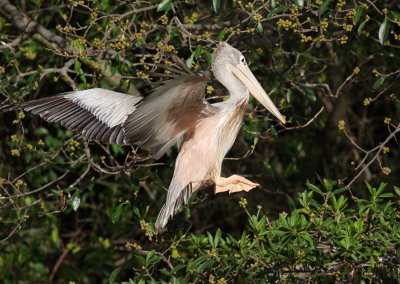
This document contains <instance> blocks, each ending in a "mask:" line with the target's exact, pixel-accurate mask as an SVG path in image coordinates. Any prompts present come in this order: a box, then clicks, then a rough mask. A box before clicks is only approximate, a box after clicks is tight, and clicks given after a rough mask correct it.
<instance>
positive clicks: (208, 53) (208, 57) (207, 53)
mask: <svg viewBox="0 0 400 284" xmlns="http://www.w3.org/2000/svg"><path fill="white" fill-rule="evenodd" d="M204 55H205V57H206V61H207V64H208V65H209V66H210V65H211V62H212V54H211V53H210V52H209V51H207V50H206V51H204Z"/></svg>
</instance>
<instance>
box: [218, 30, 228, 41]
mask: <svg viewBox="0 0 400 284" xmlns="http://www.w3.org/2000/svg"><path fill="white" fill-rule="evenodd" d="M225 34H226V29H222V30H221V31H220V32H219V33H218V36H217V39H218V41H223V40H224V38H225Z"/></svg>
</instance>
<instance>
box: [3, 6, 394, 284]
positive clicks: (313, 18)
mask: <svg viewBox="0 0 400 284" xmlns="http://www.w3.org/2000/svg"><path fill="white" fill-rule="evenodd" d="M396 2H397V1H373V0H372V1H370V0H368V1H363V0H356V1H351V2H350V1H344V0H338V1H329V0H316V1H303V0H294V1H289V0H281V1H275V0H269V1H263V0H255V1H228V0H226V1H220V0H217V1H215V0H210V1H192V0H185V1H181V0H179V1H171V0H164V1H147V2H145V1H117V0H115V1H111V0H106V1H98V0H90V1H89V0H82V1H81V0H79V1H75V0H71V1H61V0H51V1H42V0H29V1H23V0H16V1H7V0H0V95H1V97H2V98H1V100H2V101H6V102H20V101H26V100H30V99H35V98H39V97H47V96H51V95H55V94H58V93H61V92H65V91H70V90H71V89H87V88H92V87H103V88H109V89H114V90H120V91H125V92H126V93H129V94H132V95H135V94H138V93H139V92H140V93H142V94H148V93H149V92H150V91H151V89H152V88H153V87H155V86H157V85H158V84H159V83H160V81H162V80H165V79H166V78H168V76H171V75H173V73H174V72H173V71H174V70H176V69H177V68H178V67H179V64H177V62H176V60H177V59H175V55H178V57H179V58H182V60H183V62H184V64H186V65H187V66H188V67H189V68H191V69H192V70H193V71H196V72H198V71H200V70H206V69H207V68H209V66H210V61H211V53H212V48H213V47H214V46H215V44H216V43H217V42H218V41H223V40H226V41H228V42H229V43H230V44H232V45H233V46H235V47H236V48H238V49H239V50H241V51H243V52H244V54H245V56H246V59H247V61H248V63H249V65H250V67H251V69H252V71H253V72H254V74H255V75H256V77H257V78H258V79H259V81H260V82H262V85H263V87H264V88H265V90H267V91H268V93H269V94H270V95H271V97H272V99H273V100H274V101H275V102H276V103H277V104H278V105H279V108H280V110H281V112H282V113H283V114H285V115H286V118H287V121H288V123H287V124H286V125H285V126H283V125H278V124H277V122H276V121H275V120H274V119H273V118H272V117H271V116H270V115H269V114H267V112H266V111H265V110H264V109H263V108H262V107H260V106H259V105H258V104H257V103H256V102H255V101H254V100H253V99H250V107H249V110H248V112H247V114H246V116H245V121H244V126H243V131H242V133H241V134H240V135H239V137H238V139H237V142H236V144H235V145H234V147H233V149H232V150H231V152H230V154H229V157H228V158H227V159H226V161H225V162H224V165H223V174H224V175H225V176H228V175H230V174H233V173H238V174H244V175H246V177H249V179H251V180H254V181H256V182H258V183H260V184H261V186H260V188H259V189H255V190H253V191H251V192H250V193H249V194H247V195H246V199H244V197H243V195H242V194H236V195H232V196H228V195H217V196H214V195H213V193H212V189H210V190H208V191H205V192H202V193H199V194H197V195H196V196H194V197H193V198H192V199H191V201H190V203H191V204H189V205H188V206H186V207H185V208H184V209H183V212H181V213H180V214H178V215H177V216H176V217H175V219H174V220H173V221H172V222H171V223H170V225H169V228H168V232H166V233H164V234H156V232H155V231H154V229H153V223H154V221H155V217H156V215H157V213H158V210H159V209H160V208H161V206H162V204H163V202H164V199H165V195H166V194H165V190H164V189H165V188H167V187H168V183H169V181H170V179H171V176H172V173H173V165H174V158H175V157H176V154H177V150H176V149H175V148H173V149H171V150H170V151H169V152H168V153H167V154H166V155H165V156H164V157H163V158H162V159H160V160H159V161H154V160H151V159H149V158H147V153H146V152H145V151H143V150H141V149H137V148H136V147H120V146H116V145H100V144H97V143H95V142H91V141H85V140H83V139H82V137H81V136H80V135H79V134H76V133H73V132H71V131H69V130H65V129H64V128H62V127H61V126H59V125H52V124H48V123H45V122H43V121H41V120H40V118H37V117H35V116H33V115H31V114H28V113H23V112H14V113H7V114H2V113H1V114H0V119H1V127H0V137H2V139H1V141H0V144H1V147H0V226H1V228H2V230H1V232H0V252H1V253H0V276H1V279H3V280H4V282H6V283H14V282H16V283H17V282H18V283H28V282H35V283H39V282H56V283H65V282H67V281H76V282H77V283H81V282H82V283H93V282H95V283H96V282H104V283H106V282H109V283H113V282H119V281H128V279H131V280H130V281H131V282H139V281H141V280H143V281H152V280H153V281H156V280H163V281H165V282H169V281H170V282H178V283H185V281H186V282H196V281H197V282H216V283H225V282H237V281H238V280H243V282H260V279H261V280H263V281H265V282H276V281H286V282H295V281H301V280H304V281H313V280H315V281H328V282H334V281H343V282H344V281H354V282H359V281H361V280H365V279H369V280H371V281H385V280H393V281H396V280H397V281H398V279H399V275H398V268H399V259H398V255H399V238H400V229H399V226H398V222H399V197H398V195H399V191H400V190H399V189H398V188H396V187H395V186H399V178H398V177H399V174H400V165H399V161H400V151H399V148H398V142H397V140H396V139H398V133H399V132H400V124H399V123H400V122H399V117H400V115H399V111H400V107H399V106H400V98H399V89H400V88H399V87H400V84H399V77H400V71H399V67H398V66H400V57H399V56H398V54H399V48H400V45H399V41H400V29H399V26H400V6H399V4H397V3H396ZM207 94H208V99H209V100H210V101H212V102H215V101H218V100H223V99H224V96H225V95H226V93H225V90H224V88H222V87H221V86H220V85H219V84H218V83H217V82H215V81H212V82H210V85H209V86H208V88H207ZM194 162H195V161H194ZM363 180H367V181H368V182H369V183H370V184H381V185H380V186H379V187H378V188H374V187H373V186H370V185H369V184H367V187H365V185H364V183H363ZM383 182H384V183H383ZM304 184H307V190H305V191H304ZM385 184H387V185H386V190H385V191H384V190H383V189H384V187H385ZM296 197H298V201H295V199H296ZM238 203H240V206H241V207H242V208H244V210H241V209H239V208H238V205H237V204H238ZM257 206H259V207H258V208H257V210H256V209H255V208H256V207H257ZM296 208H297V209H296ZM249 211H250V212H256V213H254V214H250V213H249ZM284 212H290V213H284ZM132 268H133V270H132Z"/></svg>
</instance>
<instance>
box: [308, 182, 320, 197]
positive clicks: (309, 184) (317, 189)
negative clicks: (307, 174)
mask: <svg viewBox="0 0 400 284" xmlns="http://www.w3.org/2000/svg"><path fill="white" fill-rule="evenodd" d="M306 186H307V188H308V189H311V190H312V191H315V192H317V193H319V194H321V195H323V193H322V191H321V189H319V188H318V187H317V186H315V185H313V184H312V183H309V182H307V183H306Z"/></svg>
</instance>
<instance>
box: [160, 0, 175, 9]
mask: <svg viewBox="0 0 400 284" xmlns="http://www.w3.org/2000/svg"><path fill="white" fill-rule="evenodd" d="M171 2H172V0H163V1H162V2H161V3H160V4H158V7H157V12H161V11H168V10H169V9H171V7H172V3H171Z"/></svg>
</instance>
